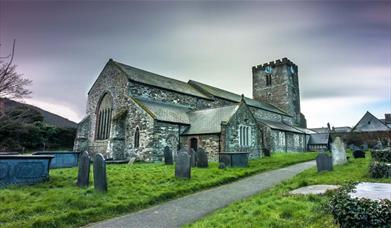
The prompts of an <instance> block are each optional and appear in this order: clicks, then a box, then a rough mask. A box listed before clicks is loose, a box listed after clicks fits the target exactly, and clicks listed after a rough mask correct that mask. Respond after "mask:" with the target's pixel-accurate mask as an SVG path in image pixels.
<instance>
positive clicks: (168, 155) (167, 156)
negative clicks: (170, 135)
mask: <svg viewBox="0 0 391 228" xmlns="http://www.w3.org/2000/svg"><path fill="white" fill-rule="evenodd" d="M164 164H166V165H172V164H174V161H173V159H172V151H171V149H170V147H169V146H166V147H164Z"/></svg>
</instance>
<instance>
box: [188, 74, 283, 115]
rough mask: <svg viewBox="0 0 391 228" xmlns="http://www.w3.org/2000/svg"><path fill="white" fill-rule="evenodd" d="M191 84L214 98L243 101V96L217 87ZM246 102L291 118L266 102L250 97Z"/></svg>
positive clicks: (194, 82) (196, 83)
mask: <svg viewBox="0 0 391 228" xmlns="http://www.w3.org/2000/svg"><path fill="white" fill-rule="evenodd" d="M189 84H190V85H192V86H194V87H195V88H197V89H199V90H201V91H202V92H204V93H206V94H207V95H209V96H210V97H211V96H214V97H218V98H223V99H225V100H229V101H233V102H240V101H241V99H242V96H241V95H239V94H235V93H231V92H229V91H226V90H223V89H220V88H216V87H213V86H210V85H206V84H203V83H200V82H196V81H193V80H190V81H189ZM244 100H245V101H246V104H247V105H249V106H252V107H255V108H260V109H264V110H267V111H270V112H275V113H278V114H281V115H285V116H289V115H288V114H287V113H286V112H284V111H283V110H281V109H279V108H277V107H275V106H273V105H271V104H268V103H266V102H261V101H256V100H254V99H251V98H248V97H245V98H244Z"/></svg>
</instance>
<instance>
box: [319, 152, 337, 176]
mask: <svg viewBox="0 0 391 228" xmlns="http://www.w3.org/2000/svg"><path fill="white" fill-rule="evenodd" d="M316 167H317V168H318V172H322V171H332V170H333V160H332V158H331V157H330V156H329V155H327V154H326V153H320V154H319V155H318V156H317V157H316Z"/></svg>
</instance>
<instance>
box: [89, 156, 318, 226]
mask: <svg viewBox="0 0 391 228" xmlns="http://www.w3.org/2000/svg"><path fill="white" fill-rule="evenodd" d="M312 166H315V161H309V162H304V163H299V164H296V165H292V166H288V167H285V168H282V169H277V170H273V171H268V172H264V173H260V174H257V175H254V176H251V177H247V178H244V179H241V180H238V181H235V182H233V183H230V184H225V185H222V186H219V187H216V188H212V189H208V190H204V191H201V192H197V193H194V194H191V195H188V196H185V197H182V198H179V199H175V200H171V201H168V202H166V203H162V204H159V205H157V206H154V207H151V208H147V209H144V210H141V211H138V212H134V213H130V214H127V215H125V216H121V217H117V218H113V219H110V220H106V221H102V222H100V223H94V224H90V225H89V226H88V227H116V228H119V227H137V228H147V227H159V228H160V227H180V226H181V225H184V224H188V223H191V222H194V221H196V220H198V219H200V218H202V217H204V216H205V215H207V214H209V213H211V212H213V211H215V210H217V209H220V208H223V207H225V206H227V205H229V204H231V203H233V202H235V201H238V200H241V199H244V198H247V197H249V196H252V195H255V194H257V193H259V192H262V191H264V190H266V189H268V188H270V187H272V186H274V185H277V184H279V183H280V182H282V181H284V180H287V179H290V178H292V177H293V176H295V175H296V174H298V173H300V172H302V171H304V170H305V169H308V168H311V167H312Z"/></svg>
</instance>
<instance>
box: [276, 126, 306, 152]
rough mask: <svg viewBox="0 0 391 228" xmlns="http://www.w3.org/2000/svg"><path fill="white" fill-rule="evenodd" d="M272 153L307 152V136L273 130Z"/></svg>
mask: <svg viewBox="0 0 391 228" xmlns="http://www.w3.org/2000/svg"><path fill="white" fill-rule="evenodd" d="M270 133H271V137H270V138H271V142H270V144H271V151H272V152H303V151H306V150H307V148H306V147H307V143H306V140H307V139H306V135H305V134H297V133H294V132H287V131H279V130H274V129H271V131H270Z"/></svg>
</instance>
